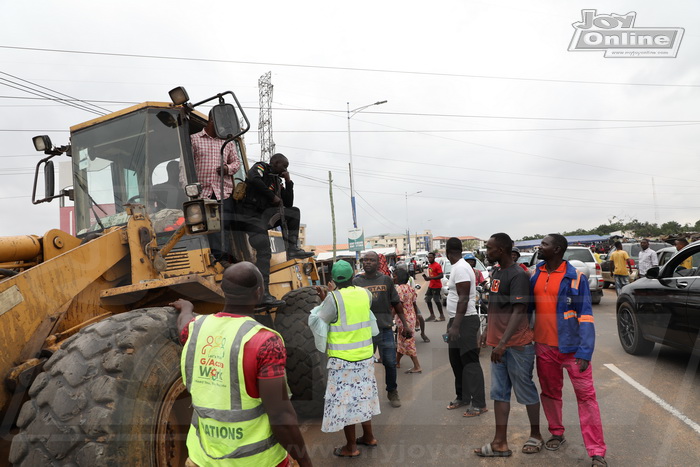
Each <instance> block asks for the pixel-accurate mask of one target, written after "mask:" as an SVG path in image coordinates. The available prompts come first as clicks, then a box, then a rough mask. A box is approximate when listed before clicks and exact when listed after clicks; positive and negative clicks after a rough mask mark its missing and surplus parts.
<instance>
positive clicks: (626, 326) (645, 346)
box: [617, 302, 654, 355]
mask: <svg viewBox="0 0 700 467" xmlns="http://www.w3.org/2000/svg"><path fill="white" fill-rule="evenodd" d="M617 335H618V337H619V338H620V344H621V345H622V348H623V349H625V352H627V353H628V354H632V355H647V354H649V353H650V352H651V351H652V349H653V348H654V343H653V342H652V341H648V340H646V339H645V338H644V336H643V335H642V330H641V327H640V326H639V319H638V318H637V314H636V313H635V311H634V308H633V307H632V305H631V304H629V303H628V302H623V303H622V304H620V306H619V308H618V309H617Z"/></svg>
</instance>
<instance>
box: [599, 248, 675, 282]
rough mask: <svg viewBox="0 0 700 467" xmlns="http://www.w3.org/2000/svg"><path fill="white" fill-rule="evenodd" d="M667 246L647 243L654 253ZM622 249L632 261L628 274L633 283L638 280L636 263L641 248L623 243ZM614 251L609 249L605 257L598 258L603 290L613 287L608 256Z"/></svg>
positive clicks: (613, 280)
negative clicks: (630, 271)
mask: <svg viewBox="0 0 700 467" xmlns="http://www.w3.org/2000/svg"><path fill="white" fill-rule="evenodd" d="M668 246H669V244H668V243H664V242H649V248H651V249H652V250H654V251H657V252H658V251H659V250H661V249H664V248H667V247H668ZM622 249H623V250H625V251H626V252H627V254H628V255H629V257H630V259H631V260H632V264H631V266H632V273H631V274H630V282H634V281H635V280H637V279H638V278H639V272H638V271H637V261H639V252H640V251H641V249H642V247H641V245H640V244H639V242H637V243H623V244H622ZM613 251H615V248H613V249H611V250H610V252H609V253H608V254H607V255H602V256H601V257H600V259H601V261H602V263H601V264H600V267H601V270H602V275H603V281H604V284H603V288H608V287H614V286H615V279H614V278H613V276H612V271H611V269H612V261H610V260H609V259H608V258H610V255H611V254H612V252H613Z"/></svg>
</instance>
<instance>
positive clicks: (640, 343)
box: [617, 242, 700, 355]
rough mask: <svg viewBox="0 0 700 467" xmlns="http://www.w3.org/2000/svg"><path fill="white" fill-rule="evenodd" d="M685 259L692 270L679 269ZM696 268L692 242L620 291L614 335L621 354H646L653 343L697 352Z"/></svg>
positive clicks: (698, 258) (698, 261)
mask: <svg viewBox="0 0 700 467" xmlns="http://www.w3.org/2000/svg"><path fill="white" fill-rule="evenodd" d="M665 250H666V249H665ZM667 251H669V252H670V250H667ZM667 251H664V253H666V252H667ZM688 257H692V258H693V264H692V267H691V268H689V269H686V268H682V267H680V264H681V263H682V262H683V261H684V260H686V259H687V258H688ZM699 266H700V242H693V243H691V244H690V245H688V246H686V247H685V248H683V249H682V250H681V251H679V252H678V253H677V254H676V255H671V256H670V259H668V261H667V262H666V263H665V264H664V265H663V266H661V267H658V266H657V267H653V268H651V269H649V271H647V273H646V276H645V277H642V278H640V279H639V280H637V281H635V282H634V283H631V284H628V285H626V286H625V287H623V288H622V291H621V293H620V296H619V297H618V299H617V333H618V337H619V338H620V344H621V345H622V348H623V349H624V350H625V352H627V353H630V354H632V355H643V354H648V353H649V352H651V351H652V349H653V348H654V344H655V343H659V344H664V345H670V346H673V347H676V348H679V349H683V350H688V351H690V352H693V351H699V350H700V348H698V347H697V341H698V331H699V330H700V313H699V312H698V310H700V273H699V272H698V270H699V269H700V267H699Z"/></svg>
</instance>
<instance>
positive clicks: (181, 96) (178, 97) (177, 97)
mask: <svg viewBox="0 0 700 467" xmlns="http://www.w3.org/2000/svg"><path fill="white" fill-rule="evenodd" d="M168 94H169V95H170V100H171V101H173V104H175V105H182V104H184V103H185V102H187V101H189V100H190V96H188V95H187V91H185V88H183V87H182V86H178V87H176V88H175V89H173V90H171V91H170V92H169V93H168Z"/></svg>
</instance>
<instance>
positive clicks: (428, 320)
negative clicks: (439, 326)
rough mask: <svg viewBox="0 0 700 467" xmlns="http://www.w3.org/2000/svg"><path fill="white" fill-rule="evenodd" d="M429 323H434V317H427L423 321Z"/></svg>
mask: <svg viewBox="0 0 700 467" xmlns="http://www.w3.org/2000/svg"><path fill="white" fill-rule="evenodd" d="M430 321H435V316H428V317H427V318H426V319H425V322H426V323H429V322H430Z"/></svg>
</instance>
